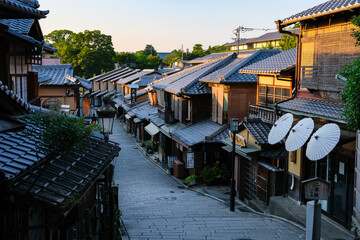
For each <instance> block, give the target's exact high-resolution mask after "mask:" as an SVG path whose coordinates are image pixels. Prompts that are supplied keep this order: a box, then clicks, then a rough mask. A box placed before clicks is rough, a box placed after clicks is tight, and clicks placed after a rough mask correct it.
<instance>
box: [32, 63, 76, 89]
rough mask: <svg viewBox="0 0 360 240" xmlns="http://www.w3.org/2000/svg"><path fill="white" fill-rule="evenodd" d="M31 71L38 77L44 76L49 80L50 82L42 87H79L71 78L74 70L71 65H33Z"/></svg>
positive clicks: (73, 78) (74, 79)
mask: <svg viewBox="0 0 360 240" xmlns="http://www.w3.org/2000/svg"><path fill="white" fill-rule="evenodd" d="M33 70H34V71H36V72H38V73H39V74H40V76H43V75H46V76H48V77H50V78H51V81H47V82H44V83H43V84H42V85H79V82H78V81H77V79H76V78H75V77H73V74H74V69H73V67H72V66H71V64H52V65H33Z"/></svg>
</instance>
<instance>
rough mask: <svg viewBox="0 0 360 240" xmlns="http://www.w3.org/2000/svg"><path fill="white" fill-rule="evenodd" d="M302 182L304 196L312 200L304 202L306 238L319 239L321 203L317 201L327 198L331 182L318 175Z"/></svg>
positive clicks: (309, 239) (307, 239) (310, 239)
mask: <svg viewBox="0 0 360 240" xmlns="http://www.w3.org/2000/svg"><path fill="white" fill-rule="evenodd" d="M302 183H303V184H304V189H305V198H306V199H309V200H314V201H310V202H308V203H307V204H306V240H320V237H321V204H319V203H318V201H319V200H327V199H328V197H329V190H330V185H331V184H330V183H329V182H327V181H325V180H323V179H321V178H318V177H315V178H311V179H308V180H305V181H303V182H302Z"/></svg>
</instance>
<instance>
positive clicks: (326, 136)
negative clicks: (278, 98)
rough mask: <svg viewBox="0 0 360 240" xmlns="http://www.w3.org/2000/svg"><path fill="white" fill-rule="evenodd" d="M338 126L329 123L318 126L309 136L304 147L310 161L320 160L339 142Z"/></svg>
mask: <svg viewBox="0 0 360 240" xmlns="http://www.w3.org/2000/svg"><path fill="white" fill-rule="evenodd" d="M339 139H340V128H339V126H338V125H337V124H335V123H329V124H326V125H324V126H322V127H321V128H319V129H318V130H317V131H316V132H315V133H314V134H313V135H312V136H311V138H310V141H309V142H308V144H307V147H306V156H307V158H308V159H310V160H312V161H316V160H320V159H322V158H324V157H325V156H326V155H328V154H329V153H330V152H331V151H332V150H333V149H334V147H335V146H336V144H337V143H338V142H339Z"/></svg>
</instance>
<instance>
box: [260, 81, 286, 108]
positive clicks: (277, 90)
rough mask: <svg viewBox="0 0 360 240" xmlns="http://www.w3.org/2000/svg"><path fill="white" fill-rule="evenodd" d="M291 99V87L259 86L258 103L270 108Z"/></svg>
mask: <svg viewBox="0 0 360 240" xmlns="http://www.w3.org/2000/svg"><path fill="white" fill-rule="evenodd" d="M289 98H291V88H290V87H279V86H268V85H259V93H258V103H259V105H262V106H268V105H272V104H275V103H279V102H281V101H284V100H286V99H289Z"/></svg>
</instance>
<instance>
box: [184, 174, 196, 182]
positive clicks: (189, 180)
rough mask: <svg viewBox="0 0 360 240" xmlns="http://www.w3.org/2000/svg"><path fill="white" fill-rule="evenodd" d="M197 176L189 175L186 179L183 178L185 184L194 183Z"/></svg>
mask: <svg viewBox="0 0 360 240" xmlns="http://www.w3.org/2000/svg"><path fill="white" fill-rule="evenodd" d="M196 178H197V176H196V175H190V176H188V177H187V178H185V182H187V183H190V182H192V181H196Z"/></svg>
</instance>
